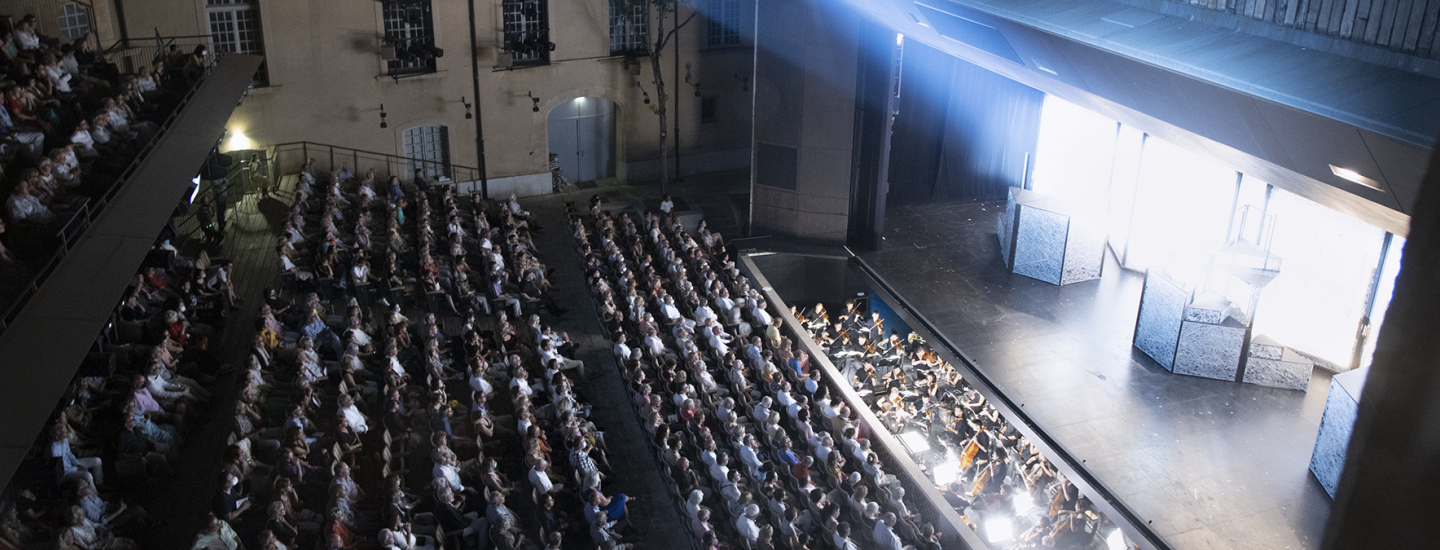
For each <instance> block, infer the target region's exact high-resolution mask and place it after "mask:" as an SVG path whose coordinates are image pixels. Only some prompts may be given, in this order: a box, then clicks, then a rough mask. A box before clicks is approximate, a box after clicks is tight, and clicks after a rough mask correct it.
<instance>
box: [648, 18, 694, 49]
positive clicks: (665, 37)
mask: <svg viewBox="0 0 1440 550" xmlns="http://www.w3.org/2000/svg"><path fill="white" fill-rule="evenodd" d="M674 11H675V14H676V15H677V16H678V15H679V9H678V8H677V9H675V10H674ZM697 13H700V10H697V9H691V10H690V16H689V17H686V18H685V20H684V21H681V22H680V24H679V25H676V26H675V28H673V29H670V32H667V33H665V34H664V35H663V38H661V39H660V42H659V43H658V46H659V48H657V49H659V50H663V49H665V45H666V44H669V43H670V39H671V38H674V37H675V33H677V32H680V29H683V28H685V25H689V24H690V20H691V19H694V18H695V14H697ZM661 31H664V29H661Z"/></svg>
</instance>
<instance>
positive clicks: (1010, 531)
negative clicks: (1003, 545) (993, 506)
mask: <svg viewBox="0 0 1440 550" xmlns="http://www.w3.org/2000/svg"><path fill="white" fill-rule="evenodd" d="M1013 538H1015V523H1014V522H1013V521H1011V520H1010V518H1008V517H1005V516H997V517H992V518H989V519H986V520H985V540H986V541H987V542H995V543H999V542H1005V541H1008V540H1010V539H1013Z"/></svg>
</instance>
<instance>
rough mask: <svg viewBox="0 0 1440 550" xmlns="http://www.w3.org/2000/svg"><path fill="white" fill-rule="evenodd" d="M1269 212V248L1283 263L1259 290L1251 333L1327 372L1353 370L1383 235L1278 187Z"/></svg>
mask: <svg viewBox="0 0 1440 550" xmlns="http://www.w3.org/2000/svg"><path fill="white" fill-rule="evenodd" d="M1267 210H1268V211H1269V213H1270V214H1273V215H1274V224H1275V230H1274V237H1273V244H1272V246H1271V250H1272V251H1273V252H1274V254H1275V255H1276V256H1278V257H1279V258H1280V259H1281V261H1282V263H1281V264H1280V274H1279V275H1276V276H1275V279H1274V280H1272V281H1270V284H1268V285H1266V286H1265V290H1264V291H1262V292H1261V293H1260V303H1259V305H1258V306H1257V307H1256V308H1255V309H1256V311H1255V324H1254V327H1255V334H1264V335H1266V336H1269V337H1271V338H1274V339H1275V340H1276V341H1277V342H1280V343H1281V344H1285V345H1287V346H1290V347H1292V348H1295V349H1296V350H1297V351H1301V352H1303V353H1305V354H1306V355H1309V356H1311V357H1312V358H1316V359H1320V360H1322V361H1324V362H1327V363H1329V364H1328V365H1326V366H1327V367H1329V368H1332V369H1333V368H1336V367H1337V366H1338V367H1340V368H1347V367H1351V366H1353V365H1352V363H1353V362H1354V360H1355V352H1356V350H1355V347H1356V344H1357V342H1356V340H1357V332H1358V329H1359V327H1360V323H1361V320H1362V319H1363V318H1364V317H1365V314H1366V313H1367V311H1366V305H1367V302H1368V301H1369V298H1370V287H1371V286H1372V285H1373V284H1374V282H1375V270H1376V269H1377V268H1378V267H1379V266H1381V263H1380V255H1381V251H1382V250H1383V248H1384V244H1385V232H1384V231H1382V230H1380V229H1379V228H1377V227H1374V226H1371V225H1369V224H1367V223H1365V222H1362V221H1360V220H1357V219H1355V218H1352V217H1350V216H1347V215H1345V214H1343V213H1340V212H1339V211H1336V210H1331V209H1330V208H1327V207H1325V206H1322V205H1320V204H1319V203H1315V202H1312V201H1310V200H1309V199H1306V198H1304V197H1301V196H1299V195H1296V194H1294V193H1290V192H1288V191H1284V190H1282V189H1274V190H1273V191H1272V192H1271V194H1270V200H1269V204H1268V205H1267ZM1392 243H1393V238H1392ZM1387 305H1388V304H1387ZM1362 353H1363V351H1362Z"/></svg>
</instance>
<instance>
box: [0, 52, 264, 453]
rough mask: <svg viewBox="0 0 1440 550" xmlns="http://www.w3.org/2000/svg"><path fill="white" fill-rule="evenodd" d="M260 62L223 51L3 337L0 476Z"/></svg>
mask: <svg viewBox="0 0 1440 550" xmlns="http://www.w3.org/2000/svg"><path fill="white" fill-rule="evenodd" d="M260 61H261V57H259V56H254V55H227V56H225V57H224V58H222V59H221V60H220V61H219V62H218V63H217V64H216V66H215V68H214V69H213V70H212V71H211V73H210V74H209V75H208V76H206V77H205V79H204V80H203V81H201V82H200V84H199V87H198V88H197V89H196V90H195V93H194V95H192V96H191V98H190V99H189V101H188V102H187V103H186V104H185V105H184V106H182V109H181V111H180V113H179V114H178V115H177V116H176V118H175V120H174V122H173V123H172V124H171V126H170V128H169V129H168V130H166V131H165V132H164V133H162V134H161V135H160V136H159V137H158V138H157V139H158V141H157V142H156V143H155V145H154V147H153V149H152V150H151V151H150V153H149V155H147V156H146V157H145V159H144V160H143V161H142V162H141V164H140V165H139V166H138V167H137V168H136V170H135V171H134V172H133V173H132V174H131V176H130V177H129V178H127V179H126V180H125V181H124V182H123V183H122V184H121V185H122V187H121V188H120V189H119V191H118V192H117V193H116V194H115V198H114V199H112V200H111V201H110V203H109V205H108V206H107V207H106V208H105V211H104V212H102V213H101V214H100V216H99V217H98V218H97V219H96V220H95V221H94V223H93V224H91V226H90V228H89V229H88V230H87V231H86V233H85V235H84V236H83V237H81V238H80V239H79V241H78V242H77V243H76V244H75V246H74V247H73V248H72V249H71V251H70V253H69V255H67V256H66V257H65V259H64V260H62V261H61V262H60V264H59V266H57V267H56V268H55V271H54V272H53V273H52V274H51V275H50V277H49V278H48V279H46V281H45V284H44V286H42V287H41V288H40V290H39V292H37V293H36V294H35V295H34V296H33V297H32V298H31V299H30V302H29V303H28V304H27V305H26V306H25V309H24V310H22V311H21V312H20V315H19V316H17V317H16V318H15V321H14V323H13V324H12V325H11V326H10V328H9V329H8V330H6V331H5V333H4V334H3V335H0V419H3V420H0V479H3V480H7V481H8V480H9V479H10V478H11V477H12V476H14V474H15V471H16V469H17V468H18V467H19V465H20V462H21V461H22V460H24V458H25V454H26V452H27V451H28V450H29V448H30V446H31V444H32V443H34V441H35V437H36V435H37V434H39V433H40V430H41V429H43V428H44V426H45V423H46V421H47V420H48V417H49V415H50V413H51V412H52V411H53V410H54V408H55V405H56V403H57V401H58V400H59V399H60V397H61V396H62V394H63V393H64V391H65V387H66V385H67V384H69V382H70V380H71V379H72V378H74V376H75V372H76V370H77V369H78V368H79V366H80V364H81V362H82V361H84V359H85V355H86V353H87V352H88V351H89V349H90V346H91V344H93V343H94V341H95V337H96V335H98V334H99V333H100V331H101V330H102V329H104V328H105V323H106V322H107V321H108V320H109V319H110V314H111V313H112V312H113V311H114V309H115V306H116V305H117V304H118V303H119V301H120V299H121V295H122V294H123V293H124V292H125V288H126V287H127V286H129V284H130V281H131V279H132V278H133V277H134V276H135V272H136V271H137V270H138V269H139V268H140V264H141V263H142V262H143V261H144V260H145V256H146V254H147V253H148V252H149V250H150V245H151V244H153V243H154V242H155V238H156V236H157V235H159V234H160V230H161V229H162V228H164V226H165V224H166V222H168V221H169V219H170V215H171V213H173V212H174V210H175V205H176V204H178V203H179V201H180V200H181V198H182V197H183V196H184V194H185V191H186V190H187V189H188V188H189V186H190V180H191V178H193V177H195V174H196V173H197V172H198V171H199V169H200V165H201V164H202V163H203V162H204V160H205V157H206V156H207V155H209V153H210V148H211V147H212V146H213V145H215V142H216V140H218V139H219V138H220V136H221V135H222V134H223V132H224V130H225V122H226V121H227V120H229V119H230V113H231V111H233V110H234V109H235V106H236V105H237V104H238V103H239V101H240V99H241V97H243V95H244V93H245V90H246V89H248V88H249V87H250V83H251V80H252V78H253V77H254V75H255V71H256V70H257V69H259V67H260Z"/></svg>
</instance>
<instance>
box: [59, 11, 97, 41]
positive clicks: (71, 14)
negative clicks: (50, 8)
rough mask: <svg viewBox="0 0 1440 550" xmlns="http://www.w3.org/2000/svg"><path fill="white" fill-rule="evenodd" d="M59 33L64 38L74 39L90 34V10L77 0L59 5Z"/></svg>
mask: <svg viewBox="0 0 1440 550" xmlns="http://www.w3.org/2000/svg"><path fill="white" fill-rule="evenodd" d="M60 34H61V35H62V36H64V37H65V39H66V40H75V39H76V38H80V37H82V36H85V35H87V34H90V10H89V9H88V8H86V7H85V5H84V4H80V3H78V2H71V3H69V4H65V5H64V6H61V7H60Z"/></svg>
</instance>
